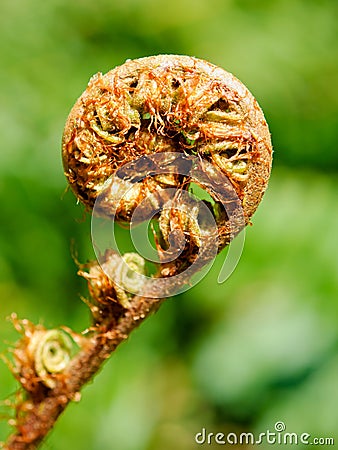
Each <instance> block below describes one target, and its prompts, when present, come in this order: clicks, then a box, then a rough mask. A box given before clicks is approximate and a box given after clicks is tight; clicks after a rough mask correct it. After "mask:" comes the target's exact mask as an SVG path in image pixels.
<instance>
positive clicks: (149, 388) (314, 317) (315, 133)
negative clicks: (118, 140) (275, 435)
mask: <svg viewBox="0 0 338 450" xmlns="http://www.w3.org/2000/svg"><path fill="white" fill-rule="evenodd" d="M337 23H338V3H337V2H336V1H335V0H269V1H268V0H258V1H253V0H251V1H250V0H225V1H224V0H223V1H222V0H199V1H196V0H171V1H170V2H164V1H155V0H143V1H141V0H124V1H123V2H122V1H116V0H98V1H96V2H93V1H92V0H82V1H81V2H80V1H69V0H67V1H66V0H48V1H46V2H43V1H41V0H2V3H1V15H0V57H1V71H0V136H1V147H2V148H1V151H0V205H1V221H0V299H1V300H0V301H1V303H0V351H5V350H6V348H7V346H8V342H14V341H15V340H16V339H17V338H18V336H17V334H16V333H15V332H14V331H13V329H12V326H11V324H10V323H9V322H8V321H6V317H7V316H9V314H10V313H11V312H12V311H16V312H17V313H18V315H19V317H21V318H24V317H26V318H28V319H30V320H32V321H35V322H42V323H43V324H45V325H46V326H48V327H54V326H57V325H60V324H65V325H68V326H70V327H73V328H74V329H75V330H77V331H80V330H81V329H83V328H85V327H86V326H87V324H88V319H89V316H88V312H87V310H86V307H85V306H84V304H82V302H81V301H80V299H79V296H80V294H82V295H85V294H86V286H85V283H84V282H83V281H82V280H80V279H79V277H77V276H76V270H77V268H76V265H75V263H74V261H73V259H72V257H71V248H72V242H74V244H73V245H74V248H75V249H76V250H77V252H78V257H79V259H80V260H81V261H87V260H89V259H91V258H93V250H92V244H91V238H90V220H89V219H90V218H89V217H86V216H84V213H83V209H82V207H81V206H79V205H76V201H75V198H74V196H73V195H72V194H71V193H70V192H66V193H65V189H66V181H65V178H64V176H63V169H62V163H61V157H60V141H61V134H62V130H63V124H64V122H65V119H66V117H67V115H68V112H69V110H70V108H71V106H72V105H73V103H74V101H75V100H76V98H77V97H78V96H79V95H80V94H81V92H82V91H83V90H84V88H85V86H86V84H87V81H88V79H89V78H90V77H91V75H92V74H94V73H96V72H98V71H101V72H106V71H108V70H109V69H111V68H112V67H114V66H116V65H118V64H122V63H123V62H124V61H125V60H126V59H127V58H135V57H141V56H146V55H151V54H157V53H179V54H189V55H194V56H197V57H200V58H204V59H207V60H209V61H211V62H213V63H215V64H217V65H220V66H222V67H224V68H225V69H227V70H228V71H230V72H232V73H234V74H235V75H236V76H237V77H238V78H239V79H241V80H242V81H243V82H244V83H245V84H246V85H247V86H248V87H249V89H250V90H251V91H252V92H253V94H254V95H255V96H256V97H257V99H258V101H259V102H260V104H261V106H262V108H263V110H264V112H265V114H266V118H267V120H268V123H269V125H270V128H271V132H272V138H273V143H274V148H275V159H274V169H273V174H272V178H271V182H270V186H269V189H268V191H267V193H266V196H265V198H264V202H263V204H262V205H261V206H260V208H259V210H258V212H257V213H256V215H255V217H254V220H253V223H254V226H253V227H250V228H249V229H248V230H247V232H246V243H245V249H244V252H243V255H242V258H241V260H240V262H239V264H238V267H237V269H236V271H235V273H234V274H233V275H232V276H231V278H230V279H229V280H228V281H227V282H226V283H224V284H222V285H219V284H217V281H216V280H217V274H218V271H219V269H220V267H221V263H222V261H223V259H224V255H220V256H219V257H218V258H217V261H216V263H215V265H214V267H213V269H212V270H211V271H210V273H209V274H208V276H207V277H205V278H204V279H203V281H202V282H200V283H199V284H198V285H197V286H195V287H194V288H193V289H191V290H190V291H188V292H187V293H185V294H183V295H181V296H180V297H176V298H174V299H172V300H169V301H168V302H167V303H166V304H164V305H163V306H162V308H161V310H160V311H159V312H158V313H157V314H156V316H154V317H152V318H150V319H149V320H148V321H147V322H146V323H144V324H143V325H142V327H141V328H140V329H139V330H137V331H135V332H134V333H133V335H132V336H131V337H130V339H129V341H128V343H126V344H124V345H122V346H121V347H120V348H119V349H118V350H117V352H116V353H115V355H114V356H113V357H112V358H111V360H110V361H109V362H108V363H107V365H106V367H105V368H104V370H103V371H102V372H101V373H100V374H99V375H98V376H97V377H96V379H95V381H94V382H93V383H92V384H91V385H90V386H88V387H87V388H86V389H85V390H84V391H83V399H82V401H81V402H80V403H79V404H72V405H71V406H70V407H69V409H68V410H67V411H66V413H65V414H64V415H63V416H62V418H61V419H60V422H59V423H58V424H57V426H56V428H55V430H54V431H53V433H52V434H51V435H50V436H49V437H48V439H47V440H46V443H45V444H44V445H42V448H44V449H55V450H61V449H65V448H66V449H68V448H69V449H74V450H88V449H93V450H111V449H117V450H155V449H156V450H157V449H160V450H171V449H172V448H175V449H176V450H190V449H194V448H198V445H197V444H195V443H194V435H195V434H196V433H197V432H199V431H201V429H202V428H203V427H205V428H207V430H208V431H220V432H224V433H227V432H238V433H239V432H241V431H254V432H257V433H259V432H264V431H265V430H267V429H270V430H272V431H273V429H274V424H275V422H277V421H283V422H285V424H286V426H287V431H289V432H299V433H303V432H308V433H310V434H311V435H312V436H318V437H320V436H329V437H335V438H336V443H337V442H338V435H337V434H336V433H337V423H338V406H337V404H338V383H337V379H338V352H337V348H338V346H337V344H338V314H337V313H338V258H337V251H338V245H337V244H338V239H337V230H338V211H337V204H338V190H337V169H338V149H337V142H338V88H337V86H338V33H337ZM16 389H17V385H16V384H15V382H14V381H13V379H12V377H11V375H10V373H9V371H8V369H7V368H6V366H5V365H4V364H1V366H0V398H2V399H5V398H6V397H8V396H9V395H10V394H13V393H14V392H15V390H16ZM1 411H2V412H3V420H2V422H1V423H0V440H1V439H5V436H6V435H7V433H8V430H9V427H8V425H7V424H6V417H7V414H9V412H10V411H9V410H8V409H6V408H5V407H3V408H1ZM208 447H209V448H216V447H217V446H212V445H211V446H210V445H209V446H208ZM243 447H244V446H242V448H243ZM283 447H284V448H288V447H287V446H283ZM262 448H268V446H267V445H265V446H262ZM290 448H291V447H290ZM298 448H302V446H298Z"/></svg>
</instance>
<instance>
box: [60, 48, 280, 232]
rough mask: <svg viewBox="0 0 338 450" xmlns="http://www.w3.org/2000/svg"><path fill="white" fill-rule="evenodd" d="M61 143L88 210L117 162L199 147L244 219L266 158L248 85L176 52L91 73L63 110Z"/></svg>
mask: <svg viewBox="0 0 338 450" xmlns="http://www.w3.org/2000/svg"><path fill="white" fill-rule="evenodd" d="M62 149H63V162H64V168H65V175H66V177H67V178H68V181H69V183H70V186H71V188H72V189H73V191H74V193H75V195H76V196H77V197H78V198H79V200H81V201H82V202H83V203H84V204H85V205H86V206H87V207H88V208H89V209H91V208H92V207H93V205H94V203H95V200H96V198H97V196H98V194H99V193H100V191H101V190H102V186H103V184H104V182H105V181H106V180H107V178H109V177H110V176H111V175H112V174H114V173H115V171H116V170H117V169H119V168H120V167H121V166H122V165H123V164H125V163H127V162H129V161H132V160H133V159H136V158H139V157H140V156H142V155H145V154H149V153H153V152H167V151H170V152H184V153H186V154H198V155H199V156H200V157H201V158H204V159H206V160H208V161H211V162H212V163H213V164H214V165H215V166H217V167H218V168H219V169H221V170H222V172H223V173H225V174H226V175H227V176H228V177H229V179H230V181H231V183H232V185H233V186H234V188H235V190H236V192H237V195H238V196H239V198H240V199H241V202H242V205H243V209H244V216H245V221H246V223H247V222H248V221H249V219H250V217H251V216H252V215H253V213H254V212H255V210H256V208H257V206H258V204H259V202H260V200H261V197H262V195H263V193H264V191H265V189H266V187H267V182H268V179H269V175H270V169H271V162H272V147H271V141H270V133H269V130H268V126H267V123H266V121H265V118H264V115H263V112H262V110H261V109H260V107H259V105H258V103H257V101H256V100H255V98H254V97H253V96H252V94H251V93H250V92H249V91H248V89H247V88H246V87H245V86H244V85H243V84H242V83H241V82H240V81H239V80H237V78H235V77H234V76H233V75H231V74H230V73H228V72H226V71H225V70H223V69H221V68H219V67H217V66H215V65H213V64H211V63H209V62H206V61H203V60H200V59H197V58H193V57H189V56H179V55H158V56H150V57H146V58H141V59H136V60H128V61H126V62H125V63H124V64H123V65H121V66H119V67H116V68H115V69H113V70H111V71H110V72H108V73H107V74H105V75H102V74H101V73H98V74H96V75H95V76H93V77H92V78H91V80H90V82H89V84H88V87H87V89H86V90H85V92H84V93H83V94H82V95H81V97H80V98H79V99H78V101H77V102H76V104H75V105H74V107H73V109H72V111H71V113H70V115H69V117H68V120H67V123H66V126H65V132H64V136H63V144H62ZM148 183H149V182H148ZM159 184H160V185H161V183H160V182H159ZM154 189H155V187H151V186H150V187H148V186H147V189H145V190H146V191H147V190H154ZM144 196H146V193H144ZM144 196H143V197H144ZM129 213H130V211H129ZM124 219H125V218H124Z"/></svg>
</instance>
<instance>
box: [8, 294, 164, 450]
mask: <svg viewBox="0 0 338 450" xmlns="http://www.w3.org/2000/svg"><path fill="white" fill-rule="evenodd" d="M162 301H163V299H160V300H159V299H151V298H142V297H134V298H133V300H132V302H131V305H130V307H129V308H128V309H126V310H125V311H124V313H123V316H122V317H121V318H120V319H119V321H118V323H117V324H115V319H114V314H112V315H111V316H109V315H106V317H105V320H104V324H102V325H100V326H99V327H98V328H97V329H96V330H95V331H94V332H92V333H91V335H90V336H89V337H88V338H86V342H85V345H83V348H82V350H81V351H80V352H79V353H78V354H77V355H76V356H75V357H74V359H73V360H72V361H71V363H70V364H69V366H68V368H67V371H65V372H64V377H63V379H62V380H60V381H59V382H57V384H56V386H55V387H54V389H50V390H44V389H41V390H39V391H38V392H36V393H35V395H34V396H31V398H30V399H29V405H27V404H26V405H25V409H27V410H28V411H27V412H26V413H25V415H24V416H23V418H22V420H20V422H19V424H18V429H17V432H16V433H15V434H13V435H12V436H10V437H9V439H8V442H7V444H5V447H4V448H5V449H8V450H10V449H11V450H12V449H13V450H14V449H15V450H31V449H35V448H37V446H38V445H39V444H40V443H41V442H42V440H43V439H44V437H46V435H47V434H48V432H49V431H50V430H51V429H52V428H53V426H54V424H55V422H56V420H57V418H58V417H59V416H60V414H61V413H62V412H63V411H64V409H65V408H66V407H67V405H68V403H69V402H70V401H72V400H75V401H76V400H79V399H80V395H79V392H80V390H81V389H82V387H83V386H84V385H85V384H86V383H88V382H89V381H90V380H91V379H92V378H93V377H94V376H95V374H96V373H97V372H98V370H99V369H100V368H101V366H102V365H103V363H104V362H105V361H106V360H107V359H108V358H109V356H110V355H111V353H112V352H113V351H114V350H115V349H116V347H117V346H118V345H119V344H120V343H121V342H123V341H125V340H126V339H127V338H128V336H129V334H130V333H131V332H132V330H133V329H134V328H136V327H137V326H138V325H140V323H142V322H143V320H144V319H145V318H146V317H148V316H149V315H150V314H151V313H152V312H154V311H156V310H157V309H158V307H159V306H160V304H161V302H162Z"/></svg>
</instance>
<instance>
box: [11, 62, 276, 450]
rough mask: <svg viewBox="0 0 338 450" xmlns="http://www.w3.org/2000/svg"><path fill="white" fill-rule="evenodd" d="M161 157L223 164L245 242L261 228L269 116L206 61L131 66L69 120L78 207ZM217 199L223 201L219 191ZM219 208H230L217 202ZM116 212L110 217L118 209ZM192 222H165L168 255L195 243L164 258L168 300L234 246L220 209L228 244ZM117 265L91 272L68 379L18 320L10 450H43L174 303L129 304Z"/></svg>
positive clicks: (65, 146)
mask: <svg viewBox="0 0 338 450" xmlns="http://www.w3.org/2000/svg"><path fill="white" fill-rule="evenodd" d="M158 152H161V153H163V152H164V153H165V152H178V153H184V154H186V155H198V157H199V159H198V160H199V161H202V162H203V161H208V162H211V163H212V165H213V167H211V169H210V168H209V169H206V171H205V173H204V175H205V180H206V185H208V180H210V179H211V178H210V176H211V177H212V176H213V175H212V174H211V175H210V172H211V171H213V170H214V171H215V173H216V174H217V173H219V172H221V173H223V174H225V175H226V176H227V177H228V178H229V180H230V183H231V185H230V186H229V185H226V183H225V185H222V186H221V187H220V189H221V190H222V195H223V197H224V195H225V197H226V198H227V203H228V204H230V205H231V212H232V213H233V217H232V222H233V223H232V225H235V231H236V232H237V231H238V230H239V229H240V228H241V227H243V226H244V225H245V224H247V223H248V222H249V220H250V217H251V216H252V214H253V213H254V211H255V210H256V208H257V206H258V204H259V202H260V200H261V197H262V195H263V193H264V191H265V189H266V187H267V182H268V179H269V175H270V169H271V161H272V148H271V141H270V134H269V130H268V127H267V124H266V121H265V119H264V115H263V113H262V111H261V109H260V108H259V106H258V104H257V102H256V100H255V99H254V97H253V96H252V95H251V94H250V92H249V91H248V90H247V89H246V87H245V86H244V85H243V84H242V83H241V82H240V81H238V80H237V79H236V78H235V77H234V76H233V75H231V74H229V73H228V72H226V71H225V70H223V69H221V68H218V67H216V66H214V65H212V64H210V63H208V62H206V61H202V60H199V59H197V58H192V57H188V56H175V55H159V56H151V57H147V58H142V59H138V60H134V61H127V62H126V63H125V64H123V65H122V66H120V67H117V68H115V69H113V70H112V71H110V72H108V73H107V74H106V75H102V74H100V73H99V74H97V75H95V76H94V77H93V78H92V79H91V80H90V82H89V85H88V87H87V89H86V91H85V92H84V93H83V94H82V96H81V97H80V98H79V100H78V101H77V102H76V104H75V106H74V107H73V109H72V111H71V113H70V115H69V117H68V120H67V123H66V126H65V131H64V136H63V142H62V154H63V162H64V167H65V175H66V177H67V179H68V182H69V183H70V185H71V188H72V189H73V191H74V193H75V195H76V196H77V198H78V199H79V200H80V201H82V202H83V203H84V204H85V205H86V207H87V208H88V209H91V208H93V206H94V203H95V201H96V199H97V197H98V195H99V194H100V193H101V192H102V191H103V192H104V190H103V186H104V184H105V182H106V180H107V179H108V178H109V177H110V176H111V175H113V174H114V173H115V172H116V171H117V170H118V169H120V168H121V167H122V166H123V165H124V164H125V163H128V162H130V161H134V160H137V159H138V158H140V157H141V156H143V155H146V154H152V153H158ZM202 167H206V165H205V166H203V164H202ZM208 177H209V178H208ZM189 181H190V180H187V179H185V177H181V176H180V175H176V174H174V173H171V174H170V175H168V174H161V175H156V176H153V177H147V178H146V179H144V180H143V181H142V182H141V183H140V184H139V185H137V183H135V186H134V188H133V189H135V191H134V193H135V195H134V193H132V195H131V196H129V197H128V199H127V200H123V201H122V202H121V205H120V206H119V209H118V210H117V220H121V221H129V220H130V218H131V215H132V213H133V211H134V209H135V207H136V206H138V203H139V202H140V201H141V200H143V199H145V198H146V197H147V195H148V194H149V193H150V192H156V194H157V200H158V202H159V204H160V203H161V202H162V204H163V202H165V201H166V194H165V191H166V188H167V187H170V188H171V187H175V188H177V189H178V194H181V193H182V190H186V189H187V188H188V185H189ZM210 186H211V185H209V188H210ZM233 188H234V189H233ZM206 189H207V190H208V186H206ZM234 190H235V193H236V194H237V195H236V199H234V196H233V192H234ZM208 192H209V193H210V195H213V192H212V189H209V190H208ZM237 196H238V198H239V202H240V205H239V206H240V207H239V208H238V199H237ZM214 200H215V202H216V204H215V206H219V205H217V202H220V199H219V198H217V193H216V195H215V198H214ZM104 201H106V203H105V205H104V206H105V208H106V209H107V210H108V211H109V208H111V207H112V206H113V204H114V201H115V199H114V198H112V197H110V198H107V199H104ZM192 205H193V204H192ZM145 209H148V204H147V203H146V202H145ZM188 211H190V210H189V206H188V207H187V209H186V211H185V210H184V209H183V212H182V210H178V211H176V212H175V211H174V210H173V211H169V212H167V213H165V214H162V215H161V216H160V217H159V220H160V229H161V234H162V235H161V236H159V240H161V238H162V241H164V242H165V241H167V244H168V241H169V234H170V232H171V233H172V236H171V237H172V239H174V240H175V239H177V240H179V238H180V237H182V235H184V236H185V238H186V243H185V248H184V251H183V252H182V254H181V256H180V257H179V258H177V260H175V261H171V262H166V261H165V260H164V259H163V260H162V261H163V264H160V265H159V270H158V273H157V274H156V275H155V277H157V278H161V280H159V281H161V286H162V293H163V294H164V295H165V294H168V296H169V295H170V292H171V290H170V277H171V276H175V275H177V274H178V273H180V272H182V271H184V270H185V268H186V267H187V265H189V264H192V263H194V264H195V266H196V269H197V270H199V269H200V268H202V267H203V265H204V264H205V262H206V261H208V260H210V258H211V257H213V254H212V253H213V252H212V250H213V249H214V247H215V242H216V241H217V238H218V239H219V242H220V243H219V246H218V250H220V249H221V248H222V247H224V245H226V244H227V243H228V242H229V241H230V239H231V238H232V237H233V235H234V234H233V233H231V232H232V231H233V230H231V229H230V228H231V227H230V225H229V222H230V220H229V217H228V216H227V214H228V211H227V213H225V211H224V210H222V209H220V208H218V209H217V208H216V209H215V210H213V214H214V216H215V218H216V219H217V226H218V229H216V231H215V233H217V232H218V236H213V235H212V233H210V234H209V235H207V236H204V237H203V236H202V235H201V234H200V233H199V231H198V227H197V221H196V220H195V219H196V217H194V215H192V216H191V217H190V216H189V215H188V214H187V212H188ZM242 211H244V223H243V215H242ZM202 237H203V239H202ZM158 242H159V241H157V242H156V243H157V245H158V251H159V255H160V257H161V250H162V249H161V246H160V245H159V243H158ZM163 255H164V253H163ZM163 255H162V256H163ZM197 256H198V258H197ZM117 261H118V259H117V255H116V254H115V253H114V252H113V251H107V252H106V254H105V255H104V261H103V263H102V264H98V263H92V264H89V265H87V267H81V270H80V271H79V274H80V275H82V276H84V277H85V278H86V279H87V280H88V286H89V292H90V294H91V297H92V298H91V300H89V301H86V303H87V304H88V306H89V308H90V310H91V313H92V326H91V327H90V328H89V329H87V330H86V331H85V332H84V333H82V334H81V335H77V334H75V333H73V332H72V331H71V330H66V331H67V332H68V334H70V336H71V337H72V339H73V340H74V341H75V342H76V343H77V345H78V347H79V351H78V353H77V354H76V355H75V356H74V357H72V359H71V360H70V361H69V364H67V366H66V367H65V369H64V370H60V371H57V372H56V373H54V371H53V373H48V372H47V373H45V372H44V371H41V370H40V371H39V370H37V364H36V361H37V354H38V353H37V350H36V349H40V346H37V342H38V340H39V339H40V337H41V336H43V335H44V334H45V333H47V332H48V330H45V329H44V328H43V327H41V325H38V326H35V325H33V324H31V323H30V322H28V321H21V322H20V321H18V320H17V319H16V317H13V318H14V324H15V325H16V327H17V329H18V330H19V331H21V333H22V334H23V337H22V339H21V340H20V341H19V342H18V343H17V345H16V347H15V349H14V351H13V354H14V364H13V367H12V370H13V373H14V375H15V376H16V378H17V379H18V381H19V382H20V383H21V385H22V388H23V390H24V392H25V397H24V398H23V399H22V400H21V401H19V402H18V403H17V404H16V405H15V413H16V415H15V426H16V431H15V432H14V434H13V435H12V436H10V437H9V439H8V441H7V443H6V444H5V445H4V448H5V449H8V450H11V449H16V450H19V449H20V450H24V449H26V450H32V449H35V448H37V446H38V445H39V444H40V443H41V442H42V441H43V439H44V438H45V437H46V435H47V434H48V432H49V431H50V430H51V429H52V428H53V426H54V424H55V422H56V420H57V418H58V417H59V415H60V414H61V413H62V412H63V411H64V409H65V408H66V406H67V405H68V403H69V402H70V401H79V399H80V390H81V389H82V387H83V386H84V385H85V384H86V383H88V382H89V381H90V380H91V379H92V378H93V377H94V376H95V374H96V373H97V372H98V370H99V369H100V368H101V367H102V365H103V364H104V362H105V361H106V360H107V358H109V356H110V355H111V353H112V352H113V351H114V350H115V349H116V347H117V346H118V345H119V344H120V343H121V342H123V341H124V340H126V339H127V338H128V336H129V335H130V333H131V332H132V330H133V329H134V328H136V327H137V326H138V325H139V324H140V323H141V322H142V321H143V320H144V319H145V318H146V317H148V316H149V315H150V314H151V313H152V312H155V311H156V310H157V309H158V307H159V306H160V304H161V303H162V302H163V301H164V299H163V298H161V299H158V298H156V292H154V291H153V292H152V290H151V289H152V288H151V287H150V288H149V290H148V291H146V292H143V296H142V295H139V296H138V295H132V296H129V297H128V298H127V300H126V301H123V302H122V301H121V298H123V295H122V294H123V292H121V287H119V286H117V285H116V283H114V282H113V281H112V280H111V279H110V278H109V277H108V276H107V275H106V273H104V271H103V268H104V266H105V264H107V265H108V266H109V267H112V266H114V267H115V265H116V264H118V263H117ZM84 269H87V271H85V270H84ZM146 294H147V295H146ZM41 374H42V375H41Z"/></svg>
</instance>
